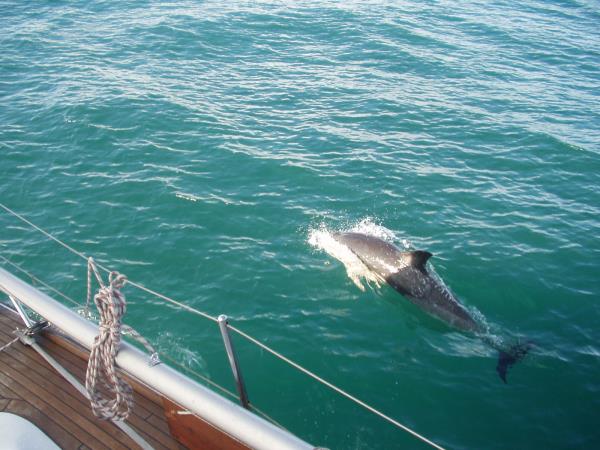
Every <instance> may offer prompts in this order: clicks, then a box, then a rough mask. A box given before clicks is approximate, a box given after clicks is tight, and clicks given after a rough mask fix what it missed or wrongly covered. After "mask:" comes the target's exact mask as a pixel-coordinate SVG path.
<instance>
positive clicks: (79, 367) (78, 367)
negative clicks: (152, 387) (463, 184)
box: [40, 339, 152, 420]
mask: <svg viewBox="0 0 600 450" xmlns="http://www.w3.org/2000/svg"><path fill="white" fill-rule="evenodd" d="M40 346H41V347H42V348H44V349H45V350H46V351H48V353H50V354H52V356H53V357H54V358H55V359H56V360H57V361H58V362H59V363H60V364H61V365H62V366H63V367H65V368H66V369H67V370H68V371H69V372H70V373H71V375H73V376H74V377H75V378H76V379H77V380H78V381H79V382H80V383H81V384H85V373H86V370H87V360H86V361H84V360H82V359H80V358H77V357H76V356H73V355H71V356H68V352H67V351H66V350H64V349H62V348H60V346H59V345H57V344H55V343H53V342H50V341H48V340H44V339H40ZM138 397H139V394H137V393H135V392H134V398H135V400H136V402H135V408H134V414H136V415H138V416H140V418H141V419H142V420H143V419H145V418H146V417H148V416H149V415H150V414H152V412H151V411H150V410H149V409H148V407H149V405H147V404H146V403H145V402H144V401H142V400H139V401H138Z"/></svg>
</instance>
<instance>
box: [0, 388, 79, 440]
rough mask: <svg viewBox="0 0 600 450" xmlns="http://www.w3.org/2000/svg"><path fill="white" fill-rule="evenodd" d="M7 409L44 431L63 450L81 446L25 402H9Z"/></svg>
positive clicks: (58, 426) (71, 436)
mask: <svg viewBox="0 0 600 450" xmlns="http://www.w3.org/2000/svg"><path fill="white" fill-rule="evenodd" d="M7 409H9V410H10V412H11V413H13V414H16V415H18V416H21V417H23V418H25V419H27V420H29V421H30V422H31V423H33V424H34V425H35V426H37V427H38V428H39V429H40V430H44V434H46V435H47V436H48V437H49V438H50V439H52V440H53V441H54V443H55V444H56V445H58V446H60V448H61V449H63V450H76V449H78V448H79V447H81V445H82V443H81V442H80V441H78V440H77V439H75V437H73V435H72V434H71V433H70V432H69V431H67V430H65V429H64V428H63V427H61V426H60V425H57V424H56V423H55V422H54V421H53V420H51V419H50V418H49V417H48V416H46V415H45V414H44V413H42V412H41V411H40V410H39V409H37V408H35V407H34V406H33V405H32V404H31V403H29V402H26V401H25V400H11V401H10V405H9V407H8V408H7Z"/></svg>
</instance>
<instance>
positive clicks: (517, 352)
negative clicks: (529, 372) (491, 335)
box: [496, 341, 533, 383]
mask: <svg viewBox="0 0 600 450" xmlns="http://www.w3.org/2000/svg"><path fill="white" fill-rule="evenodd" d="M531 347H533V342H531V341H527V342H519V343H518V344H515V345H513V346H511V347H509V348H508V349H506V350H501V349H500V350H498V351H499V355H498V365H497V366H496V372H498V375H500V378H502V381H504V382H505V383H506V375H507V374H508V369H510V368H511V367H512V366H514V365H515V364H516V363H518V362H519V361H521V360H522V359H523V358H525V355H527V352H529V350H530V349H531Z"/></svg>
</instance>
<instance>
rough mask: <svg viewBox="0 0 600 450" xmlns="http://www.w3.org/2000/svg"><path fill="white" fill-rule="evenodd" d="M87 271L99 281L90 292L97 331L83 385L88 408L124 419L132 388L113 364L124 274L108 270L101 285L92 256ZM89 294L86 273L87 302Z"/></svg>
mask: <svg viewBox="0 0 600 450" xmlns="http://www.w3.org/2000/svg"><path fill="white" fill-rule="evenodd" d="M88 271H89V272H92V271H93V272H94V275H95V276H96V280H97V281H98V284H99V285H100V289H99V290H98V293H97V294H96V295H94V303H95V304H96V307H97V308H98V312H99V313H100V324H99V330H98V331H99V334H98V336H96V338H95V339H94V343H93V344H92V349H91V351H90V360H89V362H88V367H87V372H86V374H85V388H86V390H87V393H88V396H89V399H90V403H91V405H92V411H93V412H94V414H95V415H96V416H97V417H99V418H101V419H111V420H125V419H127V417H129V414H130V412H131V410H132V409H133V390H132V389H131V386H130V385H129V384H127V382H126V381H125V380H123V378H122V377H121V375H120V374H119V373H118V372H117V371H116V368H115V357H116V356H117V352H118V350H119V346H120V344H121V321H122V318H123V315H124V314H125V311H126V310H127V304H126V302H125V296H124V295H123V294H122V293H121V288H122V287H123V285H124V284H125V281H126V277H125V275H122V274H119V273H118V272H111V273H110V274H109V277H108V286H105V285H104V282H103V281H102V277H101V276H100V274H99V273H98V270H97V268H96V265H95V264H94V260H93V259H92V258H90V259H89V261H88ZM90 295H91V275H90V276H88V302H89V297H90ZM99 381H101V382H102V384H103V385H104V386H105V387H106V389H107V390H108V392H109V395H110V396H111V397H112V398H110V399H107V398H105V397H104V395H103V394H102V393H101V392H100V389H99Z"/></svg>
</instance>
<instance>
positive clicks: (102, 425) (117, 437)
mask: <svg viewBox="0 0 600 450" xmlns="http://www.w3.org/2000/svg"><path fill="white" fill-rule="evenodd" d="M15 353H17V352H16V349H10V350H9V354H10V355H11V356H14V357H13V358H6V360H5V361H4V364H7V365H8V366H10V367H11V368H12V369H14V373H15V374H20V376H21V379H22V380H23V381H25V380H28V382H30V383H32V384H34V385H37V386H38V387H39V388H40V389H43V390H45V392H47V393H48V396H47V397H44V398H46V399H48V400H55V401H59V402H62V403H64V404H65V405H66V406H68V407H69V408H71V409H72V410H73V412H77V413H78V414H79V415H81V416H82V417H84V418H85V419H87V422H84V424H85V426H86V429H88V430H89V428H88V426H89V424H90V423H93V424H95V425H96V426H97V428H99V429H101V430H102V432H98V433H95V434H94V433H91V434H94V436H95V437H96V438H98V439H99V440H100V441H101V442H105V443H106V444H107V445H110V446H111V447H112V446H113V445H118V443H124V444H123V445H125V446H128V445H127V444H129V443H130V439H129V437H128V436H127V435H126V434H125V433H123V432H122V431H121V430H120V429H118V428H116V427H115V426H114V425H112V424H110V423H108V422H103V421H98V420H97V419H96V418H95V417H94V415H93V413H92V412H91V409H90V406H89V403H87V400H86V402H83V401H82V400H85V398H83V397H82V395H81V394H80V393H79V392H78V391H77V390H76V389H75V388H74V387H73V386H71V385H70V384H68V383H65V382H64V379H63V378H62V377H61V376H60V375H59V374H58V373H48V374H47V376H45V377H43V376H40V375H39V374H38V373H37V372H36V371H34V370H31V369H30V368H29V367H28V366H27V365H25V364H23V363H22V362H21V361H20V360H19V358H18V357H17V356H16V355H15ZM41 362H42V361H39V363H41ZM38 365H41V364H38ZM7 372H8V373H9V375H10V370H8V371H7ZM93 428H95V427H93ZM93 428H92V430H93Z"/></svg>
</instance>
